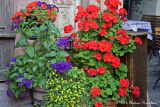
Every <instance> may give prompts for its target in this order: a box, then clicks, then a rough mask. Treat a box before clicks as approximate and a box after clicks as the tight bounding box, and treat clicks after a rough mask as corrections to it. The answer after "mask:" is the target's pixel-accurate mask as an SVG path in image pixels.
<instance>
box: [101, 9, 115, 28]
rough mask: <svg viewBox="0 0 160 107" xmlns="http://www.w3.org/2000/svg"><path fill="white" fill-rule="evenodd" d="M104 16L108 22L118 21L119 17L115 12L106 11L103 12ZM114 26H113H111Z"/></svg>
mask: <svg viewBox="0 0 160 107" xmlns="http://www.w3.org/2000/svg"><path fill="white" fill-rule="evenodd" d="M102 18H103V19H104V20H105V21H106V23H109V22H111V21H112V22H113V23H116V22H117V20H118V18H117V17H116V16H114V15H113V14H111V13H109V12H106V13H103V14H102ZM111 27H112V26H111Z"/></svg>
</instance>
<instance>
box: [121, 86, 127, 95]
mask: <svg viewBox="0 0 160 107" xmlns="http://www.w3.org/2000/svg"><path fill="white" fill-rule="evenodd" d="M126 94H127V93H126V88H123V87H121V88H120V89H119V96H121V97H124V96H125V95H126Z"/></svg>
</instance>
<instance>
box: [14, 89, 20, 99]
mask: <svg viewBox="0 0 160 107" xmlns="http://www.w3.org/2000/svg"><path fill="white" fill-rule="evenodd" d="M20 92H21V91H20V89H19V90H17V91H16V92H15V97H16V98H18V95H19V93H20Z"/></svg>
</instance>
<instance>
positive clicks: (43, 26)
mask: <svg viewBox="0 0 160 107" xmlns="http://www.w3.org/2000/svg"><path fill="white" fill-rule="evenodd" d="M46 28H47V26H46V25H44V24H43V25H41V26H40V28H39V30H41V31H42V30H46Z"/></svg>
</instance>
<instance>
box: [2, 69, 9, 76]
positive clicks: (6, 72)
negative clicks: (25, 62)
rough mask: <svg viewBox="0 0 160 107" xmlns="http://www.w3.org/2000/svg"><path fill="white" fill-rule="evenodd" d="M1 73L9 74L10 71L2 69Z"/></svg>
mask: <svg viewBox="0 0 160 107" xmlns="http://www.w3.org/2000/svg"><path fill="white" fill-rule="evenodd" d="M2 73H3V74H6V75H9V74H10V73H11V72H10V71H7V70H5V71H2Z"/></svg>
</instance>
